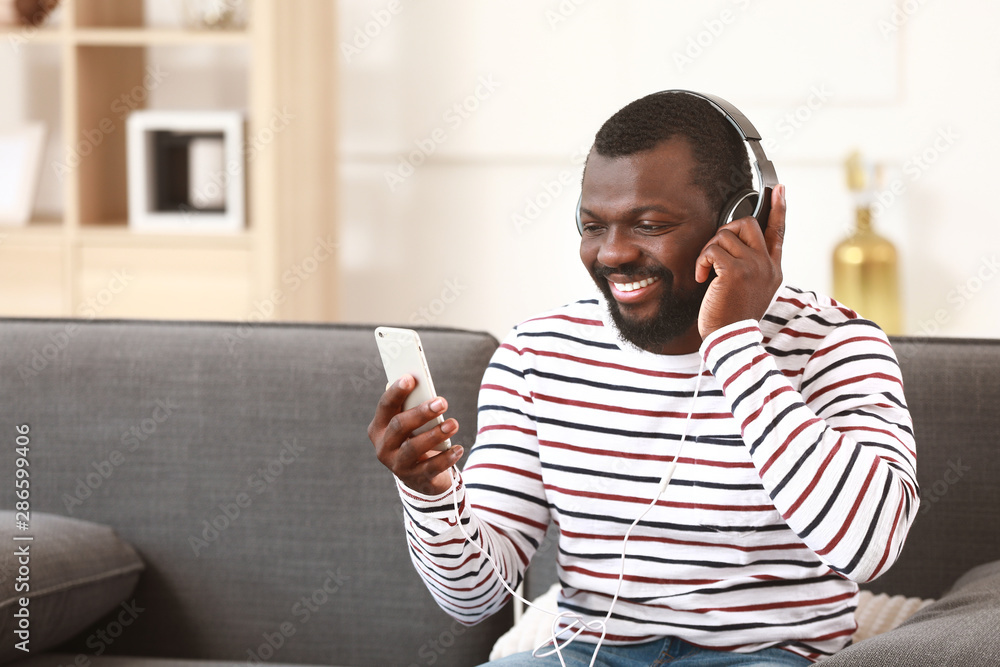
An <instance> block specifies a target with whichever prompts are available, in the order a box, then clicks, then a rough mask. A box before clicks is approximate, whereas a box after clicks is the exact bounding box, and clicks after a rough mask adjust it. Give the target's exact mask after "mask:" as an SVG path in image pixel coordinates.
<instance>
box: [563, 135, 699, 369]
mask: <svg viewBox="0 0 1000 667" xmlns="http://www.w3.org/2000/svg"><path fill="white" fill-rule="evenodd" d="M693 165H694V161H693V158H692V154H691V147H690V144H689V142H688V141H687V140H686V139H684V138H680V137H675V138H672V139H668V140H667V141H664V142H662V143H660V144H659V145H658V146H656V147H655V148H653V149H651V150H648V151H644V152H641V153H636V154H634V155H628V156H624V157H617V158H607V157H603V156H601V155H598V154H597V153H596V152H593V151H592V152H591V154H590V157H589V158H588V162H587V168H586V172H585V173H584V178H583V201H582V204H581V221H582V223H583V239H582V240H581V242H580V258H581V259H582V260H583V264H584V266H586V267H587V270H588V271H589V272H590V275H591V277H592V278H593V279H594V282H595V283H597V287H598V288H599V289H600V290H601V291H602V292H603V293H604V296H605V298H606V299H607V302H608V305H609V309H610V311H611V316H612V319H613V320H614V322H615V324H616V326H617V327H618V330H619V331H620V332H621V334H622V336H623V337H624V338H625V339H626V340H628V341H629V342H631V343H633V344H634V345H636V346H638V347H640V348H642V349H645V350H648V351H650V352H656V353H659V354H681V353H686V352H694V351H696V350H697V349H698V346H699V345H700V343H701V338H700V336H699V335H698V311H699V309H700V307H701V301H702V298H703V297H704V295H705V291H706V289H707V288H708V282H707V281H706V282H705V283H703V284H699V283H697V282H695V279H694V265H695V260H696V259H697V258H698V255H699V254H700V253H701V250H702V248H703V247H704V246H705V244H706V243H708V241H709V239H711V238H712V236H713V235H714V234H715V229H716V222H717V218H718V212H717V211H715V210H713V208H712V206H711V204H710V203H709V201H708V198H707V197H706V196H705V194H704V192H703V191H702V189H701V188H700V187H698V186H695V185H693V183H692V179H691V171H692V167H693Z"/></svg>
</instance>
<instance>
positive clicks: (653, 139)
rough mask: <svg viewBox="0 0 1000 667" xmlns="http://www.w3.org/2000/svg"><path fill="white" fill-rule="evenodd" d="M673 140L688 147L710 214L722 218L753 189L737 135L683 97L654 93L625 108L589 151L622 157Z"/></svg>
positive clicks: (701, 102)
mask: <svg viewBox="0 0 1000 667" xmlns="http://www.w3.org/2000/svg"><path fill="white" fill-rule="evenodd" d="M678 136H679V137H684V138H685V139H687V140H688V142H689V143H690V145H691V152H692V154H693V156H694V159H695V162H696V163H697V166H696V167H695V169H694V173H693V178H694V183H695V185H697V186H698V187H700V188H701V189H702V190H703V191H704V193H705V195H706V196H707V197H708V201H709V202H710V203H711V205H712V207H713V209H715V210H717V211H719V212H720V213H721V211H722V207H723V205H724V204H725V203H726V202H727V201H728V200H729V198H730V197H732V196H733V195H734V194H735V193H737V192H740V191H742V190H745V189H749V188H752V187H753V180H752V178H751V176H750V160H749V158H748V157H747V149H746V144H745V143H744V142H743V138H742V137H741V136H740V133H739V131H737V129H736V128H735V127H733V124H732V123H730V122H729V120H728V119H727V118H726V117H725V116H724V115H723V114H722V113H721V112H720V111H719V110H718V109H716V108H715V107H714V106H712V104H711V103H710V102H709V101H708V100H706V99H704V98H701V97H697V96H695V95H690V94H688V93H683V92H676V91H675V92H659V93H653V94H652V95H647V96H646V97H643V98H641V99H638V100H636V101H634V102H630V103H629V104H627V105H625V106H624V107H622V108H621V109H619V110H618V111H617V112H616V113H615V114H614V115H613V116H611V118H609V119H608V120H607V121H605V122H604V125H602V126H601V129H600V130H598V131H597V135H596V136H595V137H594V149H593V150H594V151H595V152H596V153H597V154H598V155H600V156H602V157H610V158H616V157H624V156H627V155H634V154H635V153H640V152H642V151H647V150H652V149H653V148H655V147H656V146H658V145H660V144H661V143H662V142H664V141H666V140H668V139H672V138H674V137H678Z"/></svg>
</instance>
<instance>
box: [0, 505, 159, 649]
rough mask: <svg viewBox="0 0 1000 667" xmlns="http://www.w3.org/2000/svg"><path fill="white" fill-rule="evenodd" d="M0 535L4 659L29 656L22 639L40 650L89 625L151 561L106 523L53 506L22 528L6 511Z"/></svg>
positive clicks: (123, 596)
mask: <svg viewBox="0 0 1000 667" xmlns="http://www.w3.org/2000/svg"><path fill="white" fill-rule="evenodd" d="M26 536H31V537H32V539H31V540H23V539H21V540H15V538H24V537H26ZM0 543H2V544H3V545H4V546H3V547H2V548H0V586H2V588H0V590H2V591H3V594H2V595H3V597H2V599H0V637H3V638H4V641H3V643H2V644H0V663H2V662H8V661H10V660H14V659H17V658H26V657H28V656H29V653H27V652H25V651H23V650H21V649H20V648H18V646H19V645H21V646H23V647H24V648H27V649H29V650H30V652H31V653H32V654H35V653H40V652H41V651H44V650H45V649H47V648H50V647H53V646H56V645H58V644H61V643H62V642H64V641H66V640H67V639H69V638H71V637H72V636H74V635H75V634H77V633H78V632H80V631H81V630H84V629H85V628H86V627H87V626H89V625H90V624H91V623H93V622H95V621H97V620H98V619H99V618H101V616H103V615H104V614H106V613H107V612H109V611H111V609H112V608H114V607H115V606H116V605H117V604H118V603H120V602H122V601H123V600H125V599H126V598H127V597H128V596H129V594H130V593H131V592H132V590H133V589H134V588H135V584H136V582H137V581H138V579H139V574H140V572H141V571H142V569H143V568H144V565H143V563H142V561H141V560H140V559H139V556H138V555H137V554H136V552H135V550H134V549H133V548H132V547H131V546H129V545H128V544H126V543H125V542H123V541H122V540H121V539H119V538H118V536H117V535H115V534H114V532H113V531H112V530H111V529H110V528H108V527H107V526H101V525H98V524H95V523H90V522H87V521H80V520H78V519H69V518H67V517H63V516H57V515H54V514H44V513H39V512H32V513H31V522H30V530H27V531H21V530H16V528H15V518H14V512H13V511H0ZM22 602H27V605H22ZM19 630H20V631H21V632H20V633H18V631H19ZM25 640H27V642H28V643H27V644H22V643H21V642H23V641H25Z"/></svg>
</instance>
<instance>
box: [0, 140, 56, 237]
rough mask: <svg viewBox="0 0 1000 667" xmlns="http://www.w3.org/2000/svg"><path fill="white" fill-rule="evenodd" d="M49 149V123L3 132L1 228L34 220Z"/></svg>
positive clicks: (0, 160) (0, 149)
mask: <svg viewBox="0 0 1000 667" xmlns="http://www.w3.org/2000/svg"><path fill="white" fill-rule="evenodd" d="M44 147H45V123H42V122H40V121H35V122H31V123H27V124H25V125H23V126H21V127H18V128H15V129H11V130H0V225H8V226H19V227H23V226H25V225H27V224H28V222H29V221H30V220H31V214H32V211H33V209H34V205H35V193H36V192H37V189H38V178H39V176H40V174H41V164H42V150H43V148H44Z"/></svg>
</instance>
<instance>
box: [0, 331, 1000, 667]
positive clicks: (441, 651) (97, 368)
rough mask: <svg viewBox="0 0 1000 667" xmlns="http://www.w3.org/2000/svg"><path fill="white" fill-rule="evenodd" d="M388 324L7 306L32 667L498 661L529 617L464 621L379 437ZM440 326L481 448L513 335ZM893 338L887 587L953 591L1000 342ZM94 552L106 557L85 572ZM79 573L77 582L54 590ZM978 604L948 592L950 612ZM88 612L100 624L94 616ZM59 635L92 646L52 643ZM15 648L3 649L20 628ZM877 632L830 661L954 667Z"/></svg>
mask: <svg viewBox="0 0 1000 667" xmlns="http://www.w3.org/2000/svg"><path fill="white" fill-rule="evenodd" d="M372 329H373V327H370V326H351V325H295V324H260V325H253V326H247V325H236V324H234V323H187V322H129V321H74V320H19V319H0V441H2V442H3V443H4V444H5V445H7V446H8V454H7V455H5V456H4V457H2V460H0V470H2V473H0V479H3V480H5V481H4V482H3V484H2V487H0V492H2V496H3V501H4V504H3V508H14V507H15V502H17V501H18V498H16V497H15V494H16V492H17V490H18V489H17V488H16V486H15V480H16V479H18V477H17V475H18V474H19V473H17V463H16V460H17V458H18V456H19V455H18V454H17V451H16V446H17V444H18V442H17V437H18V435H19V433H18V427H19V425H23V424H27V425H28V426H29V433H28V435H27V438H28V440H27V441H23V442H27V443H28V444H27V447H28V449H27V450H26V451H25V452H24V453H25V454H27V457H26V458H27V460H28V463H29V468H28V469H29V471H30V481H31V486H30V503H31V512H32V515H31V525H30V529H29V530H28V531H23V534H21V536H23V535H28V534H31V533H35V538H36V539H35V541H33V542H32V549H33V551H32V559H31V575H30V576H31V583H32V586H36V588H33V589H32V595H33V596H36V597H34V598H33V599H32V601H31V603H30V605H29V607H28V608H29V609H30V610H31V613H32V616H31V622H30V625H31V632H32V633H33V635H32V641H33V642H35V643H33V644H32V652H31V656H30V657H29V658H28V659H27V660H25V661H24V662H22V663H19V664H24V665H53V666H54V665H67V666H68V665H71V664H73V665H77V666H78V667H90V666H91V665H94V666H96V667H105V666H108V665H110V666H115V665H131V664H133V663H135V662H136V661H141V662H144V663H145V662H150V663H153V661H157V660H158V661H160V662H158V663H153V664H162V665H174V664H176V665H181V664H186V663H188V662H190V661H204V660H213V661H222V662H228V663H233V664H236V663H241V664H255V663H257V662H266V663H269V664H275V665H277V664H323V665H354V666H364V665H378V666H380V667H385V666H396V665H398V666H401V667H412V666H414V665H419V666H423V665H438V666H440V665H445V666H447V665H455V666H464V667H467V666H469V665H475V664H478V663H479V662H481V661H484V660H485V659H486V657H487V655H488V653H489V650H490V647H491V646H492V644H493V642H494V641H495V639H496V638H497V637H498V636H499V635H500V634H501V633H502V632H504V631H505V630H506V629H507V628H508V627H509V626H510V623H511V620H512V619H511V614H510V608H509V607H508V608H507V609H506V610H505V611H504V613H502V614H499V615H497V616H496V617H494V618H492V619H490V620H489V621H487V622H485V623H483V624H481V625H479V626H476V627H473V628H465V627H463V626H461V625H459V624H457V623H455V622H454V621H453V620H452V619H450V618H449V617H447V616H446V615H445V614H443V613H442V612H441V611H440V610H439V609H438V608H437V606H436V605H435V604H434V603H433V601H432V600H431V598H430V595H429V594H428V593H427V591H426V589H425V588H424V586H423V583H422V582H421V581H420V580H419V578H418V577H417V575H416V573H415V572H414V570H413V567H412V565H411V564H410V561H409V555H408V552H407V545H406V540H405V536H404V533H403V530H402V526H401V521H402V508H401V505H400V503H399V502H398V499H397V496H396V492H395V488H394V483H393V480H392V479H391V476H390V475H389V474H388V472H387V471H386V470H385V469H384V468H382V467H381V465H380V464H379V463H378V462H377V461H376V460H375V457H374V455H373V453H372V449H371V445H370V443H369V442H368V439H367V436H366V432H365V431H366V427H367V424H368V422H369V420H370V419H371V415H372V411H373V407H374V405H375V402H376V400H377V398H378V396H379V395H380V393H381V392H382V389H383V387H384V384H385V379H384V375H383V372H382V369H381V365H380V364H379V360H378V353H377V350H376V347H375V344H374V339H373V336H372ZM421 337H422V339H423V342H424V346H425V348H426V349H427V354H428V358H429V364H430V365H431V368H432V371H433V373H434V379H435V384H436V385H437V389H438V391H439V392H440V393H441V394H443V395H446V396H447V397H448V399H449V402H450V404H451V406H452V409H451V411H450V414H451V415H454V416H456V417H457V418H458V419H459V421H460V422H461V423H462V426H463V428H462V430H461V431H460V434H459V436H458V438H457V440H458V442H459V443H460V444H462V445H464V446H466V449H468V448H469V446H470V445H471V443H472V439H473V437H474V432H475V427H474V424H475V411H476V409H475V402H476V393H477V390H478V386H479V382H480V379H481V375H482V372H483V370H484V368H485V366H486V364H487V363H488V360H489V358H490V355H491V354H492V352H493V350H494V349H495V348H496V345H497V342H496V340H494V339H493V338H492V337H491V336H489V335H488V334H484V333H476V332H465V331H454V330H443V329H422V330H421ZM895 345H896V349H897V353H898V355H899V357H900V360H901V364H902V367H903V375H904V379H905V381H906V395H907V399H908V401H909V403H910V407H911V410H912V412H913V416H914V421H915V429H916V434H917V443H918V452H919V455H918V456H919V465H918V471H919V479H920V483H921V488H922V497H923V508H922V509H921V514H920V517H919V518H918V520H917V522H916V524H915V526H914V528H913V530H912V531H911V533H910V537H909V540H908V542H907V545H906V548H905V549H904V552H903V555H902V557H901V559H900V561H899V562H898V563H897V565H896V566H895V567H894V568H893V569H892V570H891V571H890V572H889V573H888V574H887V575H885V576H884V577H882V578H881V579H879V580H877V581H876V582H874V583H873V584H871V585H870V586H869V588H871V589H873V590H875V591H886V592H890V593H893V594H904V595H910V596H920V597H941V596H942V595H943V594H944V593H945V592H946V591H947V590H948V588H949V586H951V585H952V584H953V583H954V582H955V581H956V580H957V579H958V578H959V577H960V576H961V575H962V574H963V573H966V572H967V571H968V570H970V569H971V568H972V567H973V566H976V565H979V564H981V563H987V562H989V561H996V560H997V559H1000V482H998V480H1000V452H998V449H997V434H998V432H1000V416H998V412H997V406H998V405H1000V380H998V377H1000V375H998V373H1000V341H960V340H945V339H898V340H896V341H895ZM22 476H23V473H22ZM39 513H41V514H39ZM3 520H4V521H5V522H6V523H7V524H8V525H7V526H0V536H2V535H6V534H7V533H12V532H13V534H14V536H15V537H16V536H18V535H19V534H18V531H17V530H14V528H13V524H12V521H13V519H12V517H5V518H4V519H3ZM67 520H68V523H67ZM95 524H96V526H95ZM102 527H110V528H111V529H113V530H114V533H115V534H116V535H117V537H115V536H114V535H113V534H112V533H111V531H110V530H108V529H107V528H102ZM5 531H6V532H5ZM77 536H79V537H77ZM3 539H5V540H8V544H21V543H13V542H10V541H9V540H10V539H11V538H10V537H5V538H3ZM115 540H118V541H117V542H116V541H115ZM4 552H8V554H7V560H6V561H5V560H3V556H2V555H0V578H2V585H3V587H4V588H3V590H4V596H3V614H4V615H3V617H2V618H0V625H2V630H3V636H4V637H11V636H12V635H11V633H12V632H13V631H14V630H16V628H17V622H18V619H17V618H16V617H15V616H14V614H15V613H16V611H17V610H18V609H19V603H18V594H15V593H13V592H12V588H13V587H12V584H13V583H14V581H15V579H16V578H15V576H14V575H15V574H16V572H17V571H18V570H17V567H18V566H17V563H16V562H15V559H12V558H11V557H10V555H9V554H10V553H13V550H11V549H8V548H4V549H3V550H0V554H4ZM554 554H555V549H554V548H553V547H552V542H551V541H547V542H546V544H544V545H543V548H542V550H541V552H540V553H539V555H538V556H537V558H536V562H535V563H534V564H533V566H532V570H531V573H530V575H529V578H528V590H529V593H530V594H537V593H540V592H541V591H543V590H545V589H546V588H547V587H548V585H549V583H551V581H553V580H554ZM57 556H61V557H62V558H63V560H59V559H58V558H57ZM47 559H48V560H47ZM94 561H97V562H98V567H97V569H96V570H94V571H87V572H83V571H80V572H77V569H78V568H83V567H84V566H85V565H86V564H87V563H90V562H94ZM101 566H103V570H102V568H101ZM45 568H48V569H49V570H51V571H46V570H45ZM983 572H984V570H980V571H979V573H980V574H982V573H983ZM995 574H996V576H995V577H994V578H995V579H996V581H997V590H998V594H997V597H994V598H990V597H986V598H985V599H984V598H983V595H981V594H980V593H981V592H982V591H984V590H987V589H988V585H983V584H982V582H983V581H987V584H989V582H990V581H992V579H989V577H993V573H992V572H990V571H986V576H987V579H986V580H984V579H982V578H981V577H980V578H979V579H976V580H975V585H974V586H972V587H971V588H972V589H974V590H975V591H976V593H977V597H975V600H974V601H973V603H972V607H974V609H973V611H975V612H976V613H977V614H978V615H977V617H976V618H980V619H982V618H987V619H988V618H992V617H990V616H986V615H985V614H984V613H983V612H982V611H981V610H980V609H979V607H982V606H983V605H985V607H986V609H987V610H989V609H992V610H994V611H995V612H996V613H1000V606H998V605H997V602H996V601H997V599H1000V571H998V572H996V573H995ZM70 575H72V577H70ZM60 576H61V577H62V578H63V579H66V578H73V579H74V580H73V582H71V583H66V582H60V581H56V583H54V584H52V585H48V586H47V588H44V589H43V588H39V587H40V586H42V584H43V583H44V584H48V583H50V582H48V581H47V580H46V579H44V577H50V578H54V579H55V580H58V579H59V578H60ZM989 585H991V584H989ZM73 586H76V588H73ZM133 587H134V588H133ZM963 590H966V591H968V590H969V587H966V588H965V589H963ZM46 605H48V606H46ZM976 605H979V607H976ZM968 606H969V605H966V607H968ZM966 607H963V606H962V604H957V605H956V604H951V605H950V606H948V609H947V610H946V611H947V614H944V615H945V616H947V617H948V618H952V619H953V616H948V614H953V612H954V609H955V608H959V609H960V610H961V609H963V608H966ZM939 612H940V608H939ZM942 613H943V612H941V613H938V614H937V615H938V616H941V615H942ZM88 614H89V615H91V616H93V618H89V619H85V617H86V616H87V615H88ZM95 614H96V616H95ZM74 616H78V617H79V618H76V619H75V618H74ZM934 618H935V617H934V615H933V614H932V618H931V619H930V621H931V622H933V621H934ZM74 620H77V621H80V622H84V620H85V622H84V624H83V625H81V626H80V627H77V628H74V627H73V624H72V622H71V621H74ZM953 620H954V619H953ZM955 622H962V621H961V619H959V621H955ZM56 626H58V628H56ZM964 627H967V628H968V627H972V628H975V624H974V623H973V624H971V625H970V624H969V623H967V622H965V624H964ZM994 627H1000V623H995V624H994ZM53 628H56V629H59V630H61V631H63V632H69V631H70V630H72V632H71V634H72V637H71V638H68V639H67V640H66V641H65V642H60V645H58V646H54V647H48V648H46V647H43V645H42V643H41V642H42V641H43V640H44V632H46V631H51V630H52V629H53ZM900 631H904V632H905V631H906V627H905V626H904V628H901V629H900V630H898V631H896V632H900ZM918 631H919V632H917V633H915V632H914V631H913V630H912V629H911V630H910V633H911V634H910V635H909V636H905V638H904V639H905V641H906V642H907V643H908V646H910V647H911V648H912V647H913V646H917V647H918V649H914V650H918V651H920V650H922V649H919V643H915V639H914V637H913V635H914V634H919V636H920V637H926V636H928V635H929V634H930V632H931V631H930V630H928V625H927V624H926V623H925V624H924V625H922V626H920V628H918ZM889 634H890V635H892V634H893V633H889ZM900 636H903V635H900ZM995 639H996V641H997V642H998V643H1000V637H996V638H995ZM4 641H5V642H6V643H7V646H4V647H0V654H2V651H3V650H4V649H5V648H6V649H9V645H10V644H12V643H13V641H14V640H10V639H5V640H4ZM870 641H874V640H870ZM947 641H948V640H947V639H945V640H944V642H943V643H944V644H947ZM939 643H942V642H939ZM865 644H867V642H863V643H861V644H859V645H858V646H856V647H853V648H852V649H848V651H845V652H844V653H843V654H840V655H838V656H837V657H836V658H834V659H833V660H840V662H839V663H837V664H946V662H945V661H942V662H940V663H936V662H933V661H932V660H931V659H930V658H928V659H927V661H926V662H921V661H920V659H917V658H914V659H913V660H909V659H908V661H903V662H900V661H893V660H892V659H891V658H889V659H886V658H885V656H886V655H889V656H892V655H894V654H893V653H892V652H893V651H895V650H897V649H895V648H893V647H892V646H889V647H884V646H880V647H879V652H878V653H877V656H876V657H877V660H876V659H875V658H872V657H871V656H870V655H869V656H866V655H863V654H862V655H855V656H853V657H852V656H851V655H849V653H848V652H849V651H851V650H856V649H862V648H864V647H865ZM43 648H46V650H43ZM886 651H888V652H889V653H888V654H887V653H885V652H886ZM14 655H15V656H17V654H14ZM919 655H924V653H920V654H919ZM928 655H929V654H928ZM845 656H846V657H845ZM845 660H846V661H845ZM866 661H867V662H866ZM832 662H833V661H831V663H832ZM947 664H1000V660H998V661H995V662H962V661H961V660H959V661H957V662H955V661H951V662H947Z"/></svg>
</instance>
